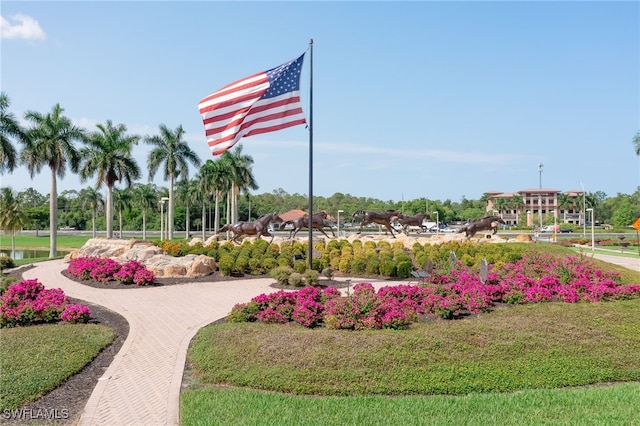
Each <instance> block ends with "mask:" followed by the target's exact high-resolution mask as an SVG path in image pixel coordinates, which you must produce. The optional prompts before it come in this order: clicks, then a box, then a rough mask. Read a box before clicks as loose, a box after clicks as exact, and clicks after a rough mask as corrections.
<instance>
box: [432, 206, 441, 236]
mask: <svg viewBox="0 0 640 426" xmlns="http://www.w3.org/2000/svg"><path fill="white" fill-rule="evenodd" d="M433 214H435V215H436V234H439V233H440V213H438V212H437V211H435V212H433Z"/></svg>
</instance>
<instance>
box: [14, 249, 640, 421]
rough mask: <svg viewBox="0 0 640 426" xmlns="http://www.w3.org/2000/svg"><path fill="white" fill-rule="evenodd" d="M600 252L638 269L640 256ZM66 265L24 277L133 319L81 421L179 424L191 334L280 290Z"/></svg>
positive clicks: (259, 283) (49, 265)
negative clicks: (117, 283)
mask: <svg viewBox="0 0 640 426" xmlns="http://www.w3.org/2000/svg"><path fill="white" fill-rule="evenodd" d="M596 257H598V258H601V259H602V260H605V261H607V262H611V263H617V264H621V265H623V266H625V267H627V268H630V269H635V270H640V259H636V258H622V257H616V256H606V255H596ZM66 267H67V264H66V263H65V262H64V261H62V260H52V261H47V262H40V263H36V264H35V268H33V269H30V270H28V271H25V272H24V277H25V278H26V279H31V278H38V279H39V280H40V282H42V283H43V284H44V285H45V286H46V287H49V288H61V289H62V290H63V291H64V292H65V294H67V295H68V296H70V297H73V298H76V299H81V300H84V301H87V302H91V303H95V304H98V305H102V306H104V307H106V308H109V309H111V310H112V311H115V312H117V313H119V314H121V315H123V316H124V317H125V318H126V319H127V321H128V322H129V335H128V336H127V339H126V340H125V342H124V344H123V346H122V348H121V349H120V352H118V354H117V355H116V357H115V358H114V360H113V362H112V363H111V365H110V366H109V368H108V369H107V370H106V371H105V373H104V375H103V376H102V377H101V378H100V379H99V380H98V384H97V385H96V387H95V389H94V390H93V393H92V394H91V396H90V397H89V400H88V402H87V404H86V406H85V409H84V411H83V413H82V415H81V417H80V420H79V423H78V424H79V425H108V426H125V425H133V426H143V425H145V426H146V425H148V426H160V425H178V424H179V415H180V412H179V408H180V387H181V384H182V375H183V371H184V366H185V360H186V354H187V349H188V346H189V343H190V341H191V339H192V338H193V336H194V335H195V334H196V332H197V331H198V330H199V329H200V328H201V327H203V326H205V325H207V324H209V323H211V322H213V321H216V320H219V319H221V318H224V317H225V316H226V315H227V314H228V313H229V312H230V311H231V308H232V307H233V306H234V305H235V304H236V303H244V302H247V301H249V300H250V299H251V298H252V297H254V296H256V295H258V294H261V293H270V292H274V291H277V290H275V289H274V288H272V287H270V284H271V283H273V279H271V278H258V279H251V280H236V281H226V282H210V283H206V282H203V283H189V284H183V285H173V286H167V287H153V288H136V289H124V290H113V289H111V290H107V289H97V288H93V287H88V286H85V285H82V284H78V283H76V282H74V281H72V280H69V279H67V278H66V277H64V276H63V275H62V274H61V273H60V272H61V271H62V270H63V269H65V268H66ZM367 281H370V280H367ZM354 282H356V281H354ZM374 285H375V287H379V286H382V285H385V283H384V281H380V282H375V283H374Z"/></svg>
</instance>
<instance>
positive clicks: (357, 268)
mask: <svg viewBox="0 0 640 426" xmlns="http://www.w3.org/2000/svg"><path fill="white" fill-rule="evenodd" d="M366 269H367V261H366V259H365V258H364V257H362V256H357V257H354V259H353V260H352V261H351V273H352V274H353V275H364V273H365V271H366Z"/></svg>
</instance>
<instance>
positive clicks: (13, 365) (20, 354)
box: [0, 323, 115, 410]
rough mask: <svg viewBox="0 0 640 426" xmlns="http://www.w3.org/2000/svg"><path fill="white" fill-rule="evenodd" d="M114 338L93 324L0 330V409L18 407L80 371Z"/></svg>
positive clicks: (108, 330)
mask: <svg viewBox="0 0 640 426" xmlns="http://www.w3.org/2000/svg"><path fill="white" fill-rule="evenodd" d="M114 338H115V333H114V332H113V330H112V329H111V328H108V327H105V326H101V325H96V324H68V323H65V324H47V325H38V326H30V327H17V328H8V329H7V328H5V329H2V331H1V332H0V342H1V344H0V365H1V371H2V374H0V410H4V409H12V408H17V407H20V406H21V405H22V404H24V403H26V402H29V401H34V400H36V399H37V398H39V397H40V396H42V395H43V394H44V393H46V392H48V391H50V390H51V389H54V388H56V387H57V386H58V385H59V384H60V383H62V382H63V381H64V380H65V379H66V378H67V377H69V376H71V375H72V374H74V373H76V372H77V371H80V370H81V369H82V368H83V367H84V366H85V365H86V364H87V363H88V362H89V361H91V360H92V359H93V358H95V356H96V355H97V354H98V353H99V352H100V351H101V350H102V349H103V348H104V347H106V346H107V345H108V344H109V343H111V342H112V341H113V339H114Z"/></svg>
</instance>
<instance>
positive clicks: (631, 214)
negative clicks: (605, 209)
mask: <svg viewBox="0 0 640 426" xmlns="http://www.w3.org/2000/svg"><path fill="white" fill-rule="evenodd" d="M636 217H637V215H636V210H635V208H634V206H633V205H631V203H630V202H629V201H628V200H623V201H622V202H620V203H619V204H618V205H617V206H616V208H615V210H614V211H613V215H612V216H611V224H612V225H613V226H616V227H619V228H625V227H627V226H630V225H631V224H632V223H633V221H634V220H635V219H636Z"/></svg>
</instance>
